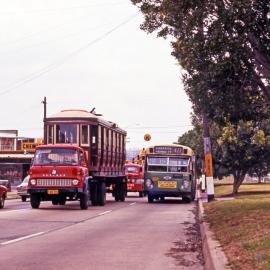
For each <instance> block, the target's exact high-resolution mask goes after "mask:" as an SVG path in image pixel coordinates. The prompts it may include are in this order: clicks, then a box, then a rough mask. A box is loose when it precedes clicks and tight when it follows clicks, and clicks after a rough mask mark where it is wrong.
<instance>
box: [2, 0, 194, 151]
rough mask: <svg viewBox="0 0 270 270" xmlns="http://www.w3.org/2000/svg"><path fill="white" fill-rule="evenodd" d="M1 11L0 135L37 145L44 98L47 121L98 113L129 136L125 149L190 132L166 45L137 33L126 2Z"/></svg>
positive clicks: (76, 1) (36, 4)
mask: <svg viewBox="0 0 270 270" xmlns="http://www.w3.org/2000/svg"><path fill="white" fill-rule="evenodd" d="M0 3H1V10H0V25H1V27H0V59H1V61H0V70H1V75H0V78H1V79H0V129H18V130H19V136H26V137H42V135H43V128H42V127H43V122H42V121H43V105H42V104H41V101H42V100H43V97H44V96H46V97H47V101H48V107H47V110H48V115H50V114H54V113H57V112H59V111H60V110H63V109H85V110H88V111H90V110H91V109H92V108H93V107H95V108H96V112H97V113H101V114H103V117H104V119H106V120H109V121H113V122H116V123H117V124H118V125H119V126H120V127H121V128H123V129H125V130H126V131H127V147H128V148H142V147H146V146H148V145H153V144H163V143H173V142H175V141H177V138H178V136H180V135H181V134H183V133H184V132H186V131H188V130H189V129H191V128H192V126H191V120H190V113H191V103H190V102H189V100H188V97H187V95H186V94H185V91H184V89H183V85H182V82H181V69H180V67H179V65H178V64H177V62H176V60H175V58H174V57H172V56H171V47H170V42H169V40H164V39H160V38H156V36H155V34H147V33H146V32H144V31H142V30H140V24H141V23H142V22H143V17H142V15H141V14H140V12H139V10H138V9H137V8H136V7H135V6H133V5H132V4H131V2H130V1H129V0H24V1H21V0H0ZM145 134H150V135H151V141H150V142H145V141H144V135H145Z"/></svg>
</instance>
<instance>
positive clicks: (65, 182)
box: [37, 179, 72, 187]
mask: <svg viewBox="0 0 270 270" xmlns="http://www.w3.org/2000/svg"><path fill="white" fill-rule="evenodd" d="M37 185H38V186H43V187H59V186H64V187H70V186H72V179H37Z"/></svg>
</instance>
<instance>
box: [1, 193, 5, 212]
mask: <svg viewBox="0 0 270 270" xmlns="http://www.w3.org/2000/svg"><path fill="white" fill-rule="evenodd" d="M4 206H5V197H4V196H2V197H0V208H1V209H2V208H4Z"/></svg>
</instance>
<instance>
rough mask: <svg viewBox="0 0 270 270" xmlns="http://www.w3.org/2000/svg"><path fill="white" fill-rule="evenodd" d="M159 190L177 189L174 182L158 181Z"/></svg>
mask: <svg viewBox="0 0 270 270" xmlns="http://www.w3.org/2000/svg"><path fill="white" fill-rule="evenodd" d="M158 187H159V188H177V182H176V181H158Z"/></svg>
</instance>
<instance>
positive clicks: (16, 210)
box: [0, 208, 30, 215]
mask: <svg viewBox="0 0 270 270" xmlns="http://www.w3.org/2000/svg"><path fill="white" fill-rule="evenodd" d="M29 209H30V208H22V209H15V210H9V211H1V213H0V215H1V214H2V215H3V214H6V213H13V212H18V211H25V210H29Z"/></svg>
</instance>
